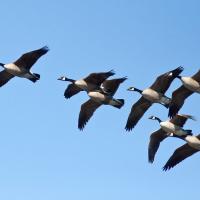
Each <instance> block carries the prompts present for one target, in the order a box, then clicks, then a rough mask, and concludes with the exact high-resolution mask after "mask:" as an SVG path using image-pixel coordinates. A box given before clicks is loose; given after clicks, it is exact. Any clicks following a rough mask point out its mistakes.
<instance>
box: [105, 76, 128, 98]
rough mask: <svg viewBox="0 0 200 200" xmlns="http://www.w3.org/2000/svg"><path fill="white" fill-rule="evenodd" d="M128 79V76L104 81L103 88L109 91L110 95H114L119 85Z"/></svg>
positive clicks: (106, 91)
mask: <svg viewBox="0 0 200 200" xmlns="http://www.w3.org/2000/svg"><path fill="white" fill-rule="evenodd" d="M126 79H127V78H126V77H123V78H117V79H111V80H105V81H104V82H103V83H102V85H101V88H102V90H103V91H104V92H105V93H108V94H109V95H110V96H114V94H115V93H116V91H117V90H118V88H119V85H120V84H121V83H123V82H124V81H125V80H126Z"/></svg>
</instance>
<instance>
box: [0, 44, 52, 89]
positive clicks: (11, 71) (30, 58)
mask: <svg viewBox="0 0 200 200" xmlns="http://www.w3.org/2000/svg"><path fill="white" fill-rule="evenodd" d="M48 51H49V48H48V47H47V46H44V47H42V48H41V49H37V50H34V51H31V52H28V53H25V54H23V55H22V56H21V57H20V58H19V59H18V60H16V61H15V62H13V63H9V64H3V63H0V66H2V67H3V68H4V70H3V71H1V72H0V87H1V86H3V85H4V84H6V83H7V82H8V81H9V80H10V79H11V78H13V77H15V76H18V77H21V78H27V79H29V80H30V81H32V82H34V83H35V82H36V81H37V80H39V79H40V75H39V74H36V73H32V72H31V71H30V69H31V67H32V66H33V65H34V64H35V63H36V61H37V60H38V59H39V58H40V57H41V56H43V55H44V54H46V53H47V52H48Z"/></svg>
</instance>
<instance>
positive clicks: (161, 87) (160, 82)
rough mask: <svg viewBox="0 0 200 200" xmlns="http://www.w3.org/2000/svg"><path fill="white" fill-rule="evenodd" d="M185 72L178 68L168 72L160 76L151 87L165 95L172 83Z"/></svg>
mask: <svg viewBox="0 0 200 200" xmlns="http://www.w3.org/2000/svg"><path fill="white" fill-rule="evenodd" d="M182 71H183V67H178V68H176V69H174V70H172V71H169V72H166V73H164V74H162V75H160V76H159V77H158V78H157V79H156V81H155V82H154V83H153V85H152V86H151V87H150V88H151V89H153V90H155V91H157V92H159V93H162V94H164V93H165V92H166V91H167V90H168V88H169V87H170V85H171V83H172V81H173V80H174V79H175V78H176V77H177V76H178V75H179V74H180V73H181V72H182Z"/></svg>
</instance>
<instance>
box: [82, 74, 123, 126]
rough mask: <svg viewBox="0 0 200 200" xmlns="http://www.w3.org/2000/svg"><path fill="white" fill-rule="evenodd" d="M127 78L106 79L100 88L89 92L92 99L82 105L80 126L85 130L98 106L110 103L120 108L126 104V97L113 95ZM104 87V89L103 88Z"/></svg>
mask: <svg viewBox="0 0 200 200" xmlns="http://www.w3.org/2000/svg"><path fill="white" fill-rule="evenodd" d="M125 80H126V77H124V78H119V79H112V80H106V81H104V82H103V84H102V87H101V88H100V89H99V90H94V91H90V92H88V96H89V97H90V99H89V100H88V101H86V102H85V103H83V104H82V105H81V110H80V113H79V119H78V128H79V129H80V130H83V129H84V127H85V125H86V124H87V122H88V121H89V120H90V118H91V117H92V115H93V114H94V112H95V111H96V109H97V108H99V107H100V106H102V105H110V106H113V107H115V108H118V109H120V108H121V107H122V106H123V105H124V99H115V98H114V97H113V96H114V94H115V92H116V91H117V89H118V87H119V85H120V84H121V83H123V82H124V81H125ZM102 88H103V89H102Z"/></svg>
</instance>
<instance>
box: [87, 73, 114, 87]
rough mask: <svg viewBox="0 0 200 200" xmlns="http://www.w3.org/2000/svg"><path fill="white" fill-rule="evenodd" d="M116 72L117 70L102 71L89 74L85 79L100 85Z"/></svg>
mask: <svg viewBox="0 0 200 200" xmlns="http://www.w3.org/2000/svg"><path fill="white" fill-rule="evenodd" d="M114 74H115V72H114V71H113V70H111V71H108V72H100V73H92V74H90V75H89V76H87V77H86V78H84V80H85V81H86V82H87V83H91V84H94V85H97V86H99V87H100V85H101V84H102V83H103V82H104V81H105V80H106V79H107V78H109V77H110V76H113V75H114Z"/></svg>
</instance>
